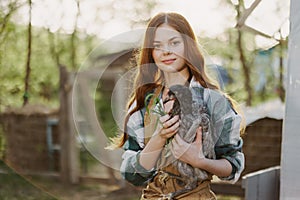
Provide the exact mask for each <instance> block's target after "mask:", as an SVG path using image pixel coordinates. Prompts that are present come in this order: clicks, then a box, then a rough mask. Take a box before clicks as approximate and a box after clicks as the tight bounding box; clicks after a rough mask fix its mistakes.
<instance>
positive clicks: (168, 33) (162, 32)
mask: <svg viewBox="0 0 300 200" xmlns="http://www.w3.org/2000/svg"><path fill="white" fill-rule="evenodd" d="M174 38H182V36H181V34H180V33H179V32H178V31H177V30H175V29H174V28H173V27H171V26H170V25H168V24H162V25H160V26H159V27H158V28H157V29H156V31H155V35H154V41H157V42H160V41H168V40H172V39H174Z"/></svg>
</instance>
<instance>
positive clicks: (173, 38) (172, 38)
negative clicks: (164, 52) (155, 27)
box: [153, 36, 180, 43]
mask: <svg viewBox="0 0 300 200" xmlns="http://www.w3.org/2000/svg"><path fill="white" fill-rule="evenodd" d="M178 38H180V37H179V36H174V37H171V38H170V39H168V40H169V41H172V40H175V39H178ZM153 43H161V41H158V40H154V41H153Z"/></svg>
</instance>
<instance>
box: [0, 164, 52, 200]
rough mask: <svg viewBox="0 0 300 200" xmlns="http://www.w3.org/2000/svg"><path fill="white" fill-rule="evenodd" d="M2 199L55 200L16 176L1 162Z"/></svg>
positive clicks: (0, 196)
mask: <svg viewBox="0 0 300 200" xmlns="http://www.w3.org/2000/svg"><path fill="white" fill-rule="evenodd" d="M0 169H1V171H2V172H3V173H0V199H1V200H15V199H22V200H35V199H39V200H53V199H56V198H53V197H52V196H51V195H49V194H47V193H46V192H44V191H42V190H41V189H39V188H37V187H36V186H34V185H33V184H31V183H30V182H29V181H27V180H26V179H25V178H24V177H22V176H20V175H18V174H16V173H15V172H14V171H13V170H11V169H10V168H9V167H7V166H6V165H5V164H4V163H3V161H0Z"/></svg>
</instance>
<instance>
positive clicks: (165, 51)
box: [162, 47, 172, 55]
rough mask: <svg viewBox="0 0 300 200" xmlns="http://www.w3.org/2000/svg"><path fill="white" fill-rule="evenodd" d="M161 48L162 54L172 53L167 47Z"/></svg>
mask: <svg viewBox="0 0 300 200" xmlns="http://www.w3.org/2000/svg"><path fill="white" fill-rule="evenodd" d="M162 50H163V54H165V55H169V54H171V53H172V52H171V50H170V48H169V47H164V48H163V49H162Z"/></svg>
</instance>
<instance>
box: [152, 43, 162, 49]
mask: <svg viewBox="0 0 300 200" xmlns="http://www.w3.org/2000/svg"><path fill="white" fill-rule="evenodd" d="M153 48H154V49H160V48H161V46H160V44H154V45H153Z"/></svg>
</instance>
